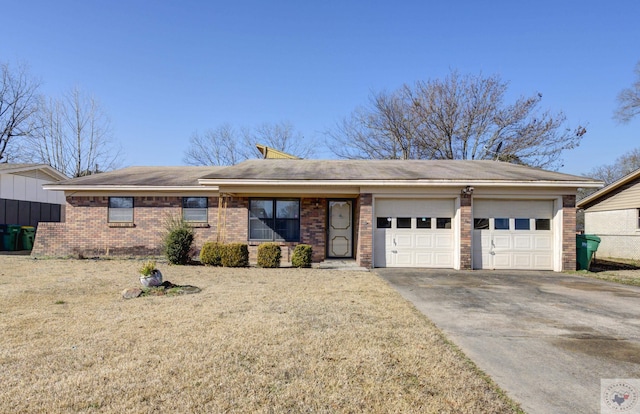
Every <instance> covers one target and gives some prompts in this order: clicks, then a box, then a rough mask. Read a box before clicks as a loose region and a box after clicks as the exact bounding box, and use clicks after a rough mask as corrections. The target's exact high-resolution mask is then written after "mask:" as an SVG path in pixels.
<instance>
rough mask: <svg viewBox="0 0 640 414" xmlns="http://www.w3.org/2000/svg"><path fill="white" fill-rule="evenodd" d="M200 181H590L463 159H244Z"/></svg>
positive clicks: (530, 169) (491, 162)
mask: <svg viewBox="0 0 640 414" xmlns="http://www.w3.org/2000/svg"><path fill="white" fill-rule="evenodd" d="M203 178H205V179H210V180H215V179H225V180H230V179H233V180H236V179H237V180H243V179H245V180H246V179H249V180H251V179H255V180H289V181H292V180H338V181H344V180H391V181H393V180H437V181H442V180H445V181H446V180H467V181H473V180H499V181H593V182H595V180H592V179H589V178H585V177H579V176H575V175H569V174H563V173H558V172H553V171H546V170H542V169H539V168H532V167H526V166H522V165H515V164H509V163H506V162H499V161H463V160H279V159H263V160H248V161H244V162H242V163H240V164H236V165H233V166H230V167H226V168H222V169H218V170H216V171H213V172H211V173H210V174H207V175H206V176H204V177H203Z"/></svg>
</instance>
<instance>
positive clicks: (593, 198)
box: [576, 169, 640, 208]
mask: <svg viewBox="0 0 640 414" xmlns="http://www.w3.org/2000/svg"><path fill="white" fill-rule="evenodd" d="M639 178H640V169H637V170H636V171H634V172H632V173H631V174H627V175H625V176H624V177H622V178H620V179H619V180H617V181H614V182H612V183H611V184H609V185H608V186H606V187H604V188H602V189H600V190H598V191H596V192H595V193H593V194H591V195H589V196H587V197H585V198H583V199H582V200H580V201H578V203H577V204H576V207H578V208H585V206H589V205H592V204H594V203H597V201H598V200H599V199H600V198H602V197H604V196H606V195H607V194H610V193H611V192H613V191H615V190H617V189H618V188H620V187H622V186H623V185H626V184H628V183H630V182H632V181H634V180H636V179H639Z"/></svg>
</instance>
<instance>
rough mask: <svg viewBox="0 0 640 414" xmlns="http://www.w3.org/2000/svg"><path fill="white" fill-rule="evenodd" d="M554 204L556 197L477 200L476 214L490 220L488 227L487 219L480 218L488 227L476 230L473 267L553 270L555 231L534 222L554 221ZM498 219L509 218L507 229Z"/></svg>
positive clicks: (474, 203)
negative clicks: (542, 228)
mask: <svg viewBox="0 0 640 414" xmlns="http://www.w3.org/2000/svg"><path fill="white" fill-rule="evenodd" d="M553 206H554V201H553V200H505V199H493V200H489V199H474V201H473V217H474V219H488V226H487V221H486V220H482V221H478V223H479V225H481V226H487V227H488V228H483V229H477V230H476V229H474V230H473V235H474V236H473V248H472V254H473V267H474V268H484V269H541V270H543V269H544V270H547V269H548V270H551V269H553V262H554V236H553V231H547V230H535V221H534V219H550V220H552V219H553V212H554V208H553ZM498 219H508V224H509V225H508V228H504V226H505V224H506V221H505V220H498ZM518 219H525V220H518ZM527 219H528V221H527ZM474 223H475V221H474ZM527 224H529V225H527ZM516 226H517V227H516ZM496 227H498V228H496ZM516 228H517V230H516ZM552 228H553V226H552Z"/></svg>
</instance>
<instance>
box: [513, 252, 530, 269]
mask: <svg viewBox="0 0 640 414" xmlns="http://www.w3.org/2000/svg"><path fill="white" fill-rule="evenodd" d="M531 265H532V257H531V254H528V253H525V254H518V253H515V254H514V255H513V266H514V267H515V268H516V269H531Z"/></svg>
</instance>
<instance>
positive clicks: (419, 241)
mask: <svg viewBox="0 0 640 414" xmlns="http://www.w3.org/2000/svg"><path fill="white" fill-rule="evenodd" d="M433 245H434V243H433V235H432V234H416V248H418V249H431V248H433Z"/></svg>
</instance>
